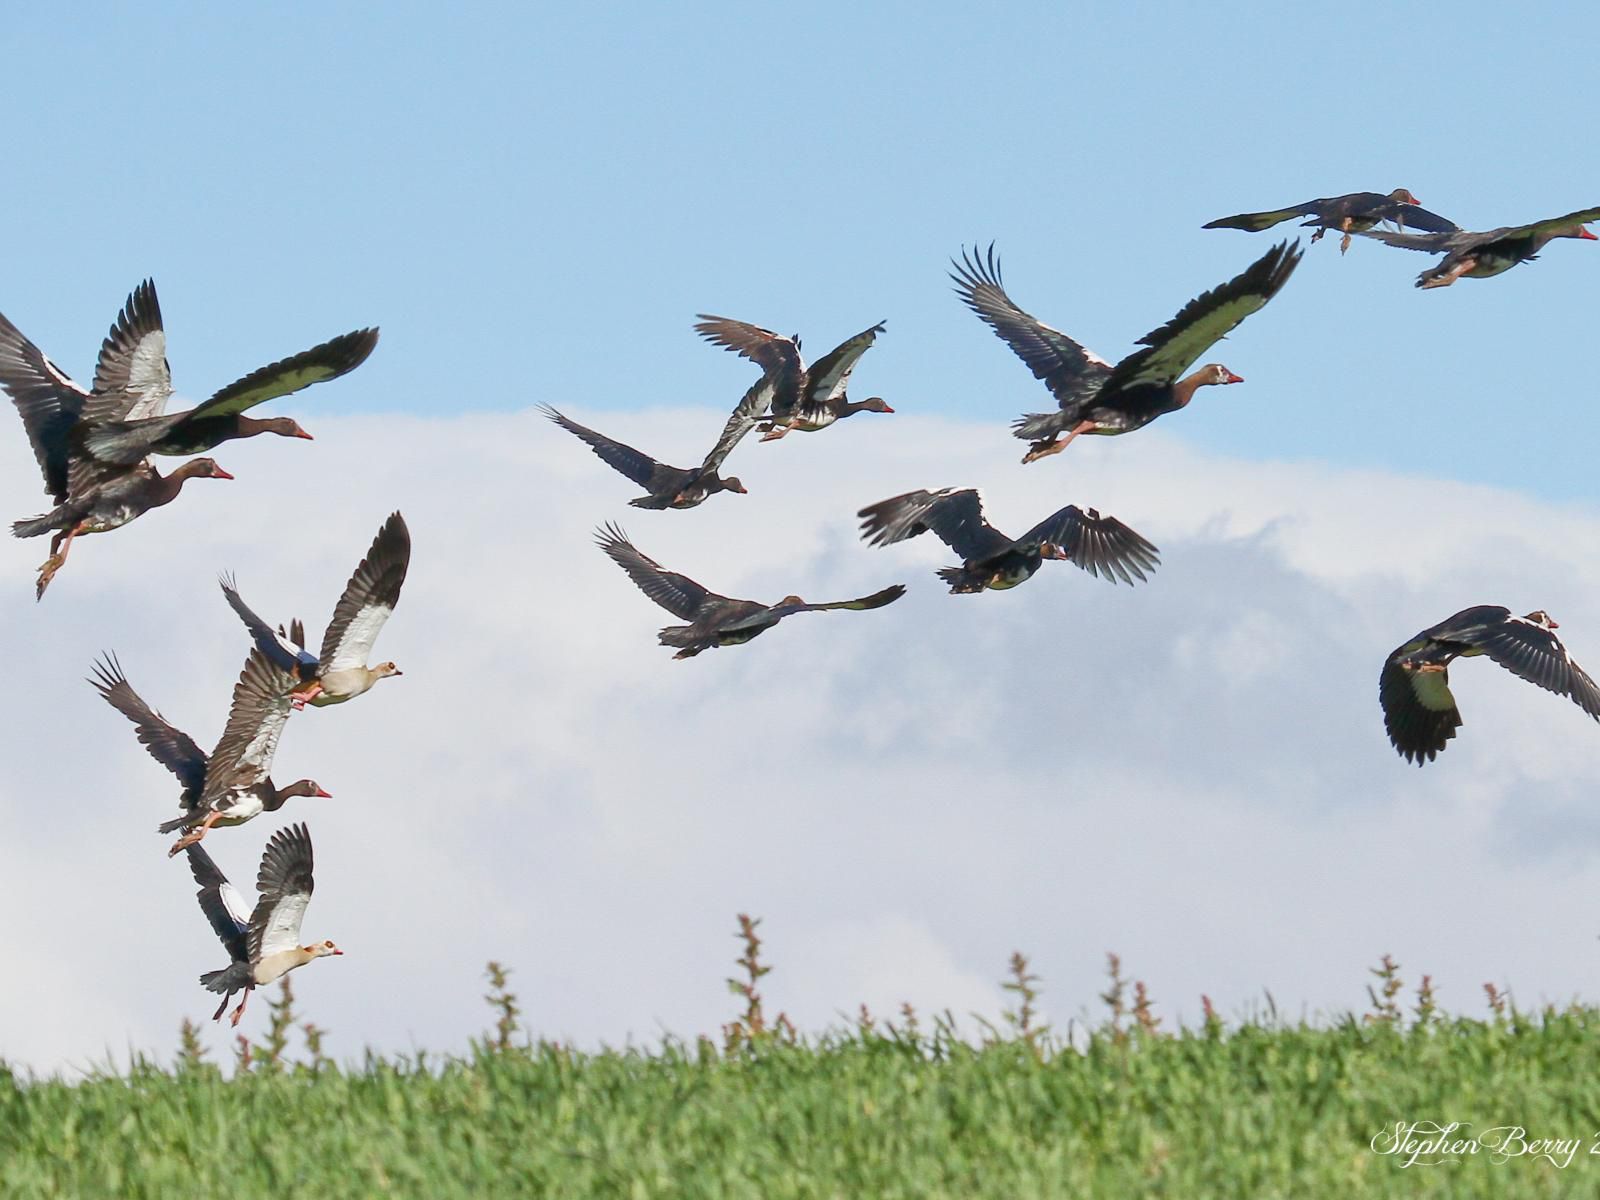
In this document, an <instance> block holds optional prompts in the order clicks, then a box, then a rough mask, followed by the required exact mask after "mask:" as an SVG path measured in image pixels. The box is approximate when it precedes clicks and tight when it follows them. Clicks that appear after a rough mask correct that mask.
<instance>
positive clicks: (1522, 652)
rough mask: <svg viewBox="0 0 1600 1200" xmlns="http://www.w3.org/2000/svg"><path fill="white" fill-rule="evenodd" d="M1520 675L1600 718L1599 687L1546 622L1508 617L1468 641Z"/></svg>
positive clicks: (1513, 672)
mask: <svg viewBox="0 0 1600 1200" xmlns="http://www.w3.org/2000/svg"><path fill="white" fill-rule="evenodd" d="M1469 644H1471V645H1472V646H1474V647H1476V648H1477V649H1479V650H1482V651H1483V652H1484V653H1485V654H1486V655H1488V656H1489V657H1490V658H1491V659H1493V660H1494V661H1495V662H1497V663H1499V664H1500V665H1501V666H1502V667H1504V668H1505V669H1506V670H1508V671H1510V672H1511V673H1512V674H1513V675H1516V676H1518V677H1519V678H1522V679H1526V680H1527V681H1528V682H1529V683H1536V684H1538V685H1539V686H1540V687H1542V688H1544V689H1545V691H1547V692H1554V693H1556V695H1558V696H1566V697H1568V698H1569V699H1570V700H1571V701H1572V702H1573V703H1574V704H1576V705H1577V706H1578V707H1579V708H1581V709H1583V711H1584V712H1586V713H1588V714H1589V715H1590V716H1591V717H1594V718H1595V719H1596V720H1600V688H1597V687H1596V686H1595V682H1594V680H1593V679H1591V678H1590V677H1589V673H1588V672H1587V671H1585V670H1584V669H1583V668H1582V667H1580V666H1579V665H1578V664H1577V663H1575V662H1573V661H1572V656H1571V655H1570V654H1568V653H1567V648H1566V647H1565V646H1563V645H1562V644H1561V639H1560V638H1558V637H1556V635H1555V633H1554V632H1552V631H1551V630H1550V629H1548V628H1546V627H1545V626H1544V625H1541V624H1538V623H1537V622H1535V621H1532V620H1529V619H1528V618H1527V617H1509V616H1508V617H1507V619H1506V620H1505V621H1503V622H1501V623H1500V624H1499V625H1496V626H1490V627H1488V628H1486V629H1484V630H1482V631H1481V632H1479V633H1477V634H1476V635H1475V636H1474V637H1473V638H1472V641H1471V642H1470V643H1469Z"/></svg>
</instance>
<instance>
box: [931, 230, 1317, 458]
mask: <svg viewBox="0 0 1600 1200" xmlns="http://www.w3.org/2000/svg"><path fill="white" fill-rule="evenodd" d="M1304 253H1305V252H1304V251H1303V250H1301V249H1300V248H1299V245H1298V244H1296V245H1294V246H1290V244H1289V243H1288V242H1281V243H1279V244H1278V245H1276V246H1274V247H1273V248H1272V249H1271V250H1269V251H1267V253H1266V254H1265V255H1263V256H1262V257H1261V258H1260V259H1258V260H1257V261H1256V262H1255V263H1254V264H1252V265H1251V266H1250V267H1249V268H1248V269H1247V270H1245V271H1244V272H1243V273H1242V274H1240V275H1238V276H1235V277H1234V278H1233V279H1230V280H1228V282H1226V283H1224V284H1222V285H1221V286H1219V287H1215V288H1212V289H1211V290H1210V291H1209V292H1206V293H1204V294H1203V295H1201V296H1198V297H1196V298H1195V299H1193V300H1191V301H1189V303H1188V304H1186V305H1184V306H1183V308H1182V309H1181V310H1180V311H1179V312H1178V315H1177V316H1175V317H1173V318H1172V320H1170V321H1168V322H1167V323H1166V324H1165V325H1163V326H1161V328H1159V329H1157V330H1154V331H1153V332H1151V333H1147V334H1145V336H1144V337H1142V338H1140V339H1139V341H1138V345H1139V346H1140V347H1142V348H1141V349H1139V350H1135V351H1134V352H1133V353H1132V354H1130V355H1128V356H1127V357H1126V358H1124V359H1123V360H1122V361H1121V362H1119V363H1117V364H1116V365H1115V366H1113V365H1112V364H1110V363H1108V362H1107V361H1106V360H1105V359H1103V358H1101V357H1099V356H1098V355H1096V354H1093V353H1091V352H1090V351H1088V350H1085V349H1084V348H1083V347H1082V346H1080V345H1079V344H1078V343H1077V342H1075V341H1073V340H1072V339H1071V338H1069V337H1068V336H1067V335H1066V334H1064V333H1062V332H1060V331H1059V330H1055V329H1052V328H1050V326H1048V325H1046V324H1044V323H1043V322H1041V321H1039V320H1037V319H1035V318H1034V317H1031V316H1029V315H1028V314H1027V313H1025V312H1023V311H1022V309H1020V308H1018V307H1017V306H1016V305H1015V304H1014V303H1013V302H1012V300H1011V297H1010V296H1008V295H1006V292H1005V289H1004V288H1003V287H1002V286H1001V284H1000V262H999V260H998V259H997V258H996V257H995V253H994V245H993V243H991V244H990V246H989V252H988V254H987V256H980V255H978V254H977V253H976V251H974V253H973V254H972V255H971V256H970V257H969V256H968V255H967V252H966V251H965V250H963V251H962V253H961V261H960V262H959V263H954V264H953V265H954V266H955V272H954V273H953V274H952V275H951V276H950V278H951V279H953V280H955V284H956V294H957V295H959V296H960V297H961V299H962V300H963V301H965V302H966V305H967V307H968V308H970V309H972V311H973V312H975V313H977V314H978V316H979V317H980V318H981V319H982V320H983V321H984V323H985V324H987V325H988V326H989V327H990V328H991V329H993V330H994V332H995V335H996V336H997V337H999V338H1000V340H1001V341H1003V342H1005V343H1006V345H1008V346H1010V347H1011V349H1012V351H1013V352H1014V353H1015V354H1016V355H1017V357H1018V358H1020V359H1022V361H1023V362H1025V363H1027V365H1028V369H1029V370H1031V371H1032V372H1033V374H1034V377H1035V378H1036V379H1040V380H1043V381H1044V384H1045V386H1046V387H1048V388H1049V389H1050V393H1051V395H1053V396H1054V397H1055V398H1056V403H1057V405H1058V406H1059V407H1058V409H1057V411H1056V412H1053V413H1029V414H1027V415H1026V416H1023V417H1020V418H1018V420H1016V421H1015V422H1014V423H1013V429H1012V432H1013V434H1014V435H1015V436H1016V437H1019V438H1022V439H1023V440H1024V441H1027V442H1031V443H1032V444H1031V446H1030V447H1029V449H1028V452H1027V453H1026V454H1025V455H1023V456H1022V461H1023V462H1024V463H1030V462H1034V461H1035V460H1037V459H1040V458H1044V457H1045V456H1046V455H1050V454H1059V453H1060V452H1061V451H1062V450H1065V449H1066V448H1067V445H1068V443H1070V442H1071V441H1072V439H1073V438H1075V437H1077V436H1078V435H1079V434H1084V433H1094V434H1107V435H1114V434H1120V433H1129V432H1131V431H1133V430H1135V429H1142V428H1144V427H1145V426H1146V425H1148V424H1149V423H1150V422H1151V421H1154V420H1155V419H1156V418H1157V417H1159V416H1161V415H1163V414H1164V413H1169V412H1176V411H1177V410H1178V409H1180V408H1182V407H1183V406H1184V405H1186V404H1188V403H1189V401H1190V400H1191V399H1193V397H1194V393H1195V390H1196V389H1197V388H1201V387H1205V386H1207V385H1208V384H1228V383H1243V382H1244V378H1243V376H1240V375H1235V374H1234V373H1233V372H1232V371H1230V370H1228V368H1227V367H1225V366H1223V365H1222V364H1221V363H1209V364H1207V365H1206V366H1203V367H1201V368H1200V369H1199V370H1198V371H1195V372H1194V373H1193V374H1191V375H1187V376H1185V375H1184V374H1183V373H1184V372H1185V371H1187V370H1188V369H1189V367H1190V366H1192V365H1193V363H1194V361H1195V360H1196V359H1198V358H1199V357H1200V356H1201V355H1202V354H1204V353H1205V352H1206V351H1207V350H1208V349H1209V348H1210V347H1211V346H1212V345H1213V344H1214V343H1215V342H1217V341H1218V340H1220V339H1221V338H1223V337H1224V336H1226V335H1227V334H1228V333H1229V332H1230V331H1231V330H1232V329H1234V328H1235V327H1236V326H1237V325H1238V324H1239V322H1241V321H1243V320H1244V319H1245V318H1246V317H1248V316H1249V315H1250V314H1251V313H1253V312H1255V311H1257V310H1258V309H1260V308H1262V307H1264V306H1265V305H1266V303H1267V301H1269V300H1271V299H1272V297H1274V296H1275V295H1277V294H1278V289H1279V288H1281V287H1282V286H1283V285H1284V282H1285V281H1286V280H1287V279H1288V278H1289V276H1290V275H1291V274H1292V273H1293V272H1294V269H1295V267H1297V266H1299V264H1300V259H1301V258H1302V257H1303V255H1304ZM1063 433H1065V434H1066V437H1064V438H1063V437H1061V435H1062V434H1063Z"/></svg>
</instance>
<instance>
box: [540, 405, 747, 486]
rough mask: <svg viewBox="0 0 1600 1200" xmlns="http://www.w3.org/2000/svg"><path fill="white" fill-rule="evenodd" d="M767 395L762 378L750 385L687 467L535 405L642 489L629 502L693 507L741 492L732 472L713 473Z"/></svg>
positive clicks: (549, 409)
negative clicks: (715, 435) (708, 445)
mask: <svg viewBox="0 0 1600 1200" xmlns="http://www.w3.org/2000/svg"><path fill="white" fill-rule="evenodd" d="M771 396H772V386H771V383H770V381H769V380H767V379H766V378H763V379H762V380H760V381H758V382H757V383H756V384H755V385H754V386H752V387H751V388H750V390H749V391H747V392H746V393H745V395H744V398H743V399H742V400H741V401H740V402H739V405H738V407H737V408H736V409H735V410H734V414H733V416H732V417H730V418H729V419H728V424H727V426H726V427H725V428H724V429H723V431H722V436H721V437H720V438H718V439H717V444H716V445H715V446H713V447H712V448H711V452H710V453H709V454H707V455H706V457H705V459H704V461H702V462H701V464H700V465H699V466H698V467H694V468H692V469H691V468H688V467H672V466H668V465H667V464H666V463H662V462H657V461H656V460H655V459H653V458H651V457H650V456H649V455H648V454H646V453H644V452H643V451H642V450H635V449H634V448H633V447H632V446H628V445H625V444H623V443H622V442H618V441H615V440H613V439H611V438H608V437H606V435H605V434H603V433H596V432H595V431H594V430H592V429H590V428H588V427H587V426H585V425H579V424H578V423H577V422H576V421H574V420H572V419H571V418H570V417H566V416H563V415H562V414H561V413H559V412H557V411H556V410H555V409H554V408H551V407H550V406H549V405H548V404H541V405H540V406H539V411H540V412H542V413H544V415H545V416H547V417H549V418H550V419H551V420H552V421H554V422H555V423H556V424H557V425H559V426H561V428H563V429H565V430H566V431H567V432H568V433H570V434H572V435H573V436H575V437H578V438H581V439H582V440H583V441H585V442H587V443H588V444H589V448H590V449H591V450H593V451H594V452H595V454H597V455H598V456H599V457H600V460H601V461H602V462H604V463H605V464H606V465H607V466H608V467H611V468H612V469H613V470H615V471H619V472H621V473H622V474H623V475H626V476H627V477H628V478H629V479H631V480H633V482H635V483H637V484H638V485H639V486H640V487H642V488H644V489H645V493H646V494H645V495H643V496H637V497H635V498H634V499H632V500H630V501H628V503H629V504H631V505H633V507H635V508H654V509H667V508H695V507H698V506H699V505H700V504H703V503H704V502H705V501H706V500H707V499H708V498H710V497H712V496H715V495H716V494H717V493H718V492H738V493H739V494H741V495H743V494H744V493H745V492H746V490H747V489H746V488H745V486H744V484H742V483H740V482H739V480H738V478H737V477H735V476H733V475H728V476H721V475H718V474H717V472H718V471H719V470H720V469H721V467H722V462H723V460H724V459H725V458H727V457H728V455H729V453H731V452H732V450H733V448H734V447H735V446H736V445H738V444H739V441H740V440H741V439H742V438H743V437H744V435H745V434H747V433H749V432H750V430H751V429H753V428H754V427H755V425H756V421H757V420H758V419H759V417H760V415H761V413H762V412H764V411H765V408H766V406H767V405H768V404H770V403H771ZM741 414H742V415H741Z"/></svg>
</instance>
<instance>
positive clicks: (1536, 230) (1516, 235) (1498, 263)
mask: <svg viewBox="0 0 1600 1200" xmlns="http://www.w3.org/2000/svg"><path fill="white" fill-rule="evenodd" d="M1587 221H1600V208H1582V209H1579V210H1578V211H1577V212H1571V213H1568V214H1567V215H1566V216H1564V217H1551V218H1550V219H1549V220H1548V221H1535V222H1534V223H1533V224H1532V225H1507V226H1504V227H1502V228H1500V229H1491V230H1489V231H1488V232H1487V233H1469V232H1466V231H1465V230H1459V231H1457V232H1455V233H1390V232H1388V231H1387V230H1383V229H1371V230H1366V231H1365V232H1364V233H1363V236H1364V237H1370V238H1377V239H1378V240H1379V241H1380V242H1385V243H1387V244H1388V245H1390V246H1400V247H1402V248H1404V249H1406V250H1424V251H1426V252H1427V253H1429V254H1443V255H1444V258H1443V259H1441V260H1440V261H1439V263H1438V265H1437V266H1433V267H1430V268H1428V269H1427V270H1426V271H1424V272H1423V273H1422V274H1421V275H1418V276H1417V283H1416V286H1417V287H1419V288H1441V287H1449V286H1450V285H1451V284H1452V283H1454V282H1455V281H1456V280H1458V279H1460V278H1462V277H1463V276H1465V277H1466V278H1468V279H1488V278H1489V277H1490V276H1492V275H1500V274H1503V273H1504V272H1506V271H1509V270H1510V269H1511V268H1512V267H1514V266H1516V265H1517V264H1518V263H1525V262H1532V261H1533V260H1534V259H1535V258H1537V257H1538V256H1539V251H1540V250H1543V249H1544V247H1545V244H1546V243H1548V242H1551V241H1553V240H1555V239H1556V238H1578V239H1580V240H1582V241H1586V242H1593V241H1596V240H1600V239H1597V238H1596V237H1595V235H1594V234H1592V233H1590V232H1589V231H1588V230H1587V229H1585V228H1584V223H1585V222H1587Z"/></svg>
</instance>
